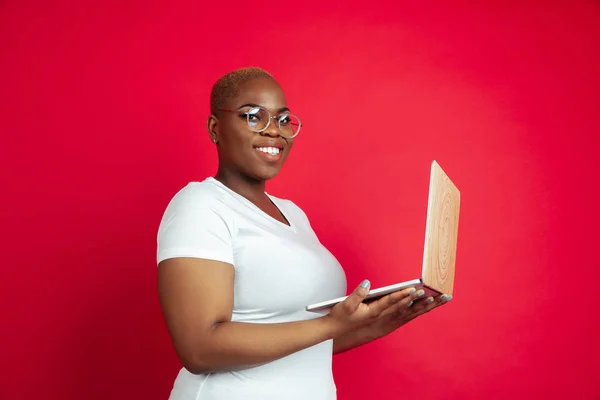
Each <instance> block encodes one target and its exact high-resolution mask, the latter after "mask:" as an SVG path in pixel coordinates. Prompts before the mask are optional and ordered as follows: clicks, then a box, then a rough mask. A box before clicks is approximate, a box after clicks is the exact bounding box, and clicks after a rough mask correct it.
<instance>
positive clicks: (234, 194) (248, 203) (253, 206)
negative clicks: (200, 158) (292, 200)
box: [206, 176, 296, 232]
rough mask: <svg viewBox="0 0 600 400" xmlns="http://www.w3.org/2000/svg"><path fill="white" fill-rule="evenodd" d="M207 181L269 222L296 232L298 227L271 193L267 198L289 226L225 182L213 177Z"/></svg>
mask: <svg viewBox="0 0 600 400" xmlns="http://www.w3.org/2000/svg"><path fill="white" fill-rule="evenodd" d="M206 180H207V181H209V182H212V183H213V184H215V185H217V186H219V187H221V188H223V189H224V190H225V191H226V192H227V193H229V194H230V195H231V196H232V197H234V198H236V199H238V200H239V201H240V202H242V203H244V204H245V205H246V206H247V207H249V208H251V209H253V210H254V211H256V212H258V213H259V214H261V215H262V216H263V217H264V218H266V219H268V220H269V221H272V222H273V223H274V224H277V225H279V226H282V227H284V228H286V229H290V230H292V231H294V232H295V231H296V227H295V225H294V223H293V222H292V220H291V219H290V217H289V216H288V215H287V214H286V213H285V212H284V211H283V210H282V209H281V207H280V206H279V205H278V204H277V201H276V198H275V197H273V196H271V195H270V194H269V193H267V192H265V194H266V195H267V197H268V198H269V200H271V202H272V203H273V205H274V206H275V207H276V208H277V210H278V211H279V212H280V213H281V215H283V217H284V218H285V219H286V220H287V221H288V223H289V225H288V224H285V223H283V222H281V221H279V220H278V219H276V218H273V217H272V216H270V215H269V214H267V213H266V212H264V211H263V210H262V209H261V208H260V207H258V206H257V205H256V204H254V203H253V202H251V201H250V200H248V199H247V198H246V197H244V196H242V195H241V194H239V193H238V192H236V191H234V190H231V189H230V188H229V187H227V186H226V185H225V184H224V183H223V182H221V181H219V180H218V179H215V178H214V177H212V176H209V177H208V178H206Z"/></svg>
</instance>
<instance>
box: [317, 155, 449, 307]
mask: <svg viewBox="0 0 600 400" xmlns="http://www.w3.org/2000/svg"><path fill="white" fill-rule="evenodd" d="M459 211H460V192H459V190H458V188H457V187H456V186H455V185H454V183H452V181H451V180H450V178H449V177H448V175H446V173H445V172H444V171H443V170H442V168H441V167H440V165H439V164H438V163H437V162H436V161H435V160H434V161H433V162H432V163H431V173H430V177H429V197H428V202H427V218H426V222H425V249H424V253H423V267H422V271H421V277H420V278H418V279H413V280H410V281H406V282H401V283H396V284H394V285H390V286H384V287H380V288H377V289H373V290H371V291H369V294H368V295H367V297H366V299H365V302H368V301H374V300H376V299H378V298H381V297H383V296H385V295H387V294H390V293H393V292H396V291H399V290H402V289H405V288H408V287H414V288H416V289H417V290H418V289H420V288H422V289H423V290H425V295H424V296H422V297H421V298H422V299H424V298H427V296H437V295H439V294H447V295H452V291H453V289H454V268H455V263H456V245H457V239H458V216H459ZM346 297H348V296H344V297H339V298H337V299H331V300H327V301H323V302H321V303H317V304H311V305H309V306H307V307H306V310H307V311H312V312H319V313H327V312H328V310H329V308H331V307H333V306H334V305H335V304H337V303H339V302H341V301H343V300H344V299H346Z"/></svg>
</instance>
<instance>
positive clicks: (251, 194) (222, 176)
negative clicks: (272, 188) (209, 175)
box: [215, 166, 265, 203]
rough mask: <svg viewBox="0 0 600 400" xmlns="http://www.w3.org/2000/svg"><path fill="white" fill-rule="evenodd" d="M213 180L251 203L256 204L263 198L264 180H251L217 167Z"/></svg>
mask: <svg viewBox="0 0 600 400" xmlns="http://www.w3.org/2000/svg"><path fill="white" fill-rule="evenodd" d="M215 179H216V180H218V181H219V182H221V183H222V184H224V185H225V186H227V187H228V188H229V189H231V190H233V191H234V192H236V193H237V194H239V195H241V196H244V197H245V198H247V199H248V200H250V201H251V202H253V203H258V202H260V201H261V200H263V199H264V197H265V181H264V180H258V179H253V178H251V177H249V176H245V175H242V174H240V173H239V172H233V171H230V170H228V169H226V168H222V167H221V166H219V170H218V171H217V174H216V175H215Z"/></svg>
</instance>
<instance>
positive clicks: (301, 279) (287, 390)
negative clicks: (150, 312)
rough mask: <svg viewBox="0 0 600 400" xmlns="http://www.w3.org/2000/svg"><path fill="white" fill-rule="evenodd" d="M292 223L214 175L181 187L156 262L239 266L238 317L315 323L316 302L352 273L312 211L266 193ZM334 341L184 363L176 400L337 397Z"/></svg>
mask: <svg viewBox="0 0 600 400" xmlns="http://www.w3.org/2000/svg"><path fill="white" fill-rule="evenodd" d="M268 196H269V197H270V199H271V200H272V201H273V203H274V204H275V205H276V206H277V207H278V208H279V210H280V211H281V212H282V213H283V215H285V217H286V218H287V220H288V221H289V223H290V226H288V225H286V224H284V223H282V222H279V221H277V220H276V219H274V218H272V217H271V216H269V215H268V214H266V213H265V212H263V211H262V210H260V209H259V208H258V207H256V206H255V205H254V204H253V203H252V202H250V201H249V200H247V199H246V198H244V197H243V196H241V195H239V194H237V193H236V192H234V191H232V190H230V189H229V188H227V187H226V186H225V185H223V184H222V183H221V182H219V181H218V180H216V179H214V178H207V179H205V180H204V181H202V182H192V183H189V184H188V185H187V186H185V187H184V188H183V189H181V190H180V191H179V192H178V193H177V194H176V195H175V196H174V197H173V199H172V200H171V202H170V203H169V205H168V206H167V209H166V210H165V213H164V216H163V219H162V221H161V224H160V227H159V230H158V248H157V261H158V262H160V261H162V260H165V259H168V258H173V257H198V258H205V259H211V260H219V261H224V262H227V263H230V264H232V265H233V266H234V268H235V282H234V289H233V291H234V306H233V313H232V321H239V322H251V323H264V324H267V323H277V322H289V321H299V320H309V319H313V318H317V317H320V315H319V314H315V313H310V312H307V311H305V307H306V306H307V305H309V304H312V303H317V302H321V301H324V300H327V299H330V298H335V297H339V296H344V295H345V294H346V277H345V274H344V271H343V269H342V268H341V266H340V264H339V263H338V261H337V260H336V259H335V257H334V256H333V255H332V254H331V253H330V252H329V251H328V250H327V249H326V248H325V247H323V245H322V244H321V243H320V242H319V240H318V238H317V236H316V235H315V233H314V231H313V230H312V228H311V226H310V223H309V221H308V218H307V217H306V214H305V213H304V212H303V211H302V210H301V209H300V208H299V207H298V206H296V205H295V204H294V203H292V202H291V201H289V200H283V199H279V198H277V197H275V196H271V195H268ZM332 351H333V343H332V341H331V340H328V341H325V342H322V343H320V344H318V345H316V346H313V347H310V348H307V349H305V350H302V351H299V352H297V353H294V354H291V355H289V356H287V357H284V358H281V359H278V360H275V361H272V362H269V363H266V364H263V365H260V366H257V367H253V368H248V369H243V370H237V371H232V372H219V373H212V374H203V375H194V374H191V373H190V372H188V371H187V370H186V369H185V368H182V369H181V370H180V372H179V374H178V376H177V378H176V380H175V383H174V387H173V390H172V392H171V397H170V399H171V400H188V399H193V400H217V399H218V400H241V399H244V400H258V399H260V400H275V399H276V400H283V399H285V400H307V399H310V400H334V399H336V387H335V383H334V380H333V376H332V371H331V361H332Z"/></svg>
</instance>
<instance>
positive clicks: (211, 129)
mask: <svg viewBox="0 0 600 400" xmlns="http://www.w3.org/2000/svg"><path fill="white" fill-rule="evenodd" d="M206 128H207V129H208V134H209V136H210V140H211V141H212V142H213V143H217V142H218V141H219V120H218V119H217V117H216V116H215V115H214V114H211V115H210V116H209V117H208V119H207V120H206Z"/></svg>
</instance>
